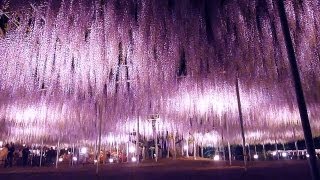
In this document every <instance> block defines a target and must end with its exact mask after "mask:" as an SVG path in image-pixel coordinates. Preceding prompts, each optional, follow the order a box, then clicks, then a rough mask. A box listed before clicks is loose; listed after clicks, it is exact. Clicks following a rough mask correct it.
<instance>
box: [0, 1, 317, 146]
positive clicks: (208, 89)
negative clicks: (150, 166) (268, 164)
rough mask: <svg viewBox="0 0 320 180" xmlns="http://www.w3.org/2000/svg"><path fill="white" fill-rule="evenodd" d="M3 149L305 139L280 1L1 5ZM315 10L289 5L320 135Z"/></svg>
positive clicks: (314, 128)
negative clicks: (135, 136)
mask: <svg viewBox="0 0 320 180" xmlns="http://www.w3.org/2000/svg"><path fill="white" fill-rule="evenodd" d="M0 3H1V4H0V6H1V18H2V19H6V18H7V21H8V22H7V23H5V25H6V26H5V27H3V28H1V32H2V34H3V35H2V37H1V39H0V117H1V119H0V124H1V126H0V127H1V128H0V139H9V140H15V141H18V140H21V141H28V142H41V141H45V142H56V141H57V140H58V139H59V140H60V141H63V142H79V141H84V142H90V141H95V140H96V139H97V136H98V132H99V130H98V129H99V119H100V118H101V125H102V126H101V130H102V131H101V132H102V138H103V139H102V141H103V142H102V143H107V142H110V141H112V140H117V141H123V142H124V141H127V140H128V136H129V134H130V133H132V132H133V131H136V129H137V119H139V120H140V122H139V132H140V134H141V135H142V136H144V137H146V138H152V134H153V130H152V124H151V122H150V121H149V120H148V119H149V116H150V115H151V114H158V115H159V116H160V119H159V121H158V124H157V126H158V133H159V134H167V132H168V133H169V134H176V135H179V136H181V137H182V136H183V137H188V136H192V137H194V138H196V139H197V140H198V141H197V142H199V143H200V142H201V143H209V144H210V143H214V142H217V141H222V139H224V140H228V141H230V143H235V144H240V143H241V135H240V134H241V131H240V124H239V114H238V105H237V96H236V82H237V81H236V80H237V77H238V78H239V79H238V80H239V87H240V98H241V105H242V112H243V120H244V132H245V137H246V140H247V142H248V143H262V142H264V143H267V142H271V141H272V142H274V140H275V139H276V140H277V141H279V142H281V141H282V142H286V141H290V140H294V139H299V138H303V133H302V128H301V123H300V117H299V112H298V108H297V102H296V98H295V93H294V87H293V83H292V76H291V72H290V66H289V61H288V58H287V53H286V47H285V43H284V37H283V32H282V29H281V24H280V18H279V13H278V10H277V7H276V4H277V3H276V0H234V1H222V0H221V1H220V0H217V1H213V0H212V1H210V0H183V1H178V0H177V1H175V0H96V1H89V0H71V1H68V0H62V1H56V0H48V1H35V0H33V1H32V0H29V1H19V0H11V1H0ZM319 3H320V2H319V1H295V0H290V1H285V7H286V13H287V17H288V21H289V25H290V29H291V36H292V39H293V42H294V48H295V53H296V56H297V60H298V64H299V68H300V72H301V76H302V77H301V78H302V82H303V89H304V94H305V97H306V101H307V106H308V110H309V117H310V120H311V127H312V131H313V134H314V135H315V136H319V135H320V118H319V117H320V116H319V112H320V76H319V72H320V71H319V69H320V59H319V58H320V39H319V38H320V29H319V27H320V18H319V17H320V4H319Z"/></svg>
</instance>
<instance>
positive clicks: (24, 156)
mask: <svg viewBox="0 0 320 180" xmlns="http://www.w3.org/2000/svg"><path fill="white" fill-rule="evenodd" d="M29 154H30V151H29V148H28V147H27V146H25V147H24V148H23V150H22V164H23V166H24V167H25V166H27V164H28V157H29Z"/></svg>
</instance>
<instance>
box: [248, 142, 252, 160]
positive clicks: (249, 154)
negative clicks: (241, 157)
mask: <svg viewBox="0 0 320 180" xmlns="http://www.w3.org/2000/svg"><path fill="white" fill-rule="evenodd" d="M248 152H249V153H248V156H249V161H252V159H251V150H250V144H248Z"/></svg>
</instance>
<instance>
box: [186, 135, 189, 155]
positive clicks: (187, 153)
mask: <svg viewBox="0 0 320 180" xmlns="http://www.w3.org/2000/svg"><path fill="white" fill-rule="evenodd" d="M186 143H187V149H186V156H187V158H189V137H187V139H186Z"/></svg>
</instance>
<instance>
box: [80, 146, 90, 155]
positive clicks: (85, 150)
mask: <svg viewBox="0 0 320 180" xmlns="http://www.w3.org/2000/svg"><path fill="white" fill-rule="evenodd" d="M87 151H88V149H87V148H86V147H82V148H81V149H80V153H81V154H87Z"/></svg>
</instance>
